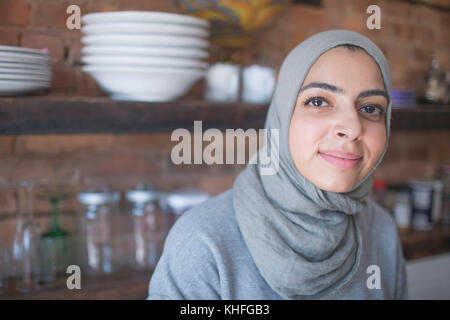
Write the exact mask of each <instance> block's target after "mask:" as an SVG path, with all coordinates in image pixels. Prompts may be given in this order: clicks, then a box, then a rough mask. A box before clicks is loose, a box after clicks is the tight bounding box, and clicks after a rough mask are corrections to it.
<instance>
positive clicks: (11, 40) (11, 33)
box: [0, 27, 19, 46]
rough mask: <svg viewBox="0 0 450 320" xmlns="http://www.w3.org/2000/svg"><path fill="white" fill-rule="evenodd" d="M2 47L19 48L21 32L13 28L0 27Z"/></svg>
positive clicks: (0, 43)
mask: <svg viewBox="0 0 450 320" xmlns="http://www.w3.org/2000/svg"><path fill="white" fill-rule="evenodd" d="M0 45H4V46H18V45H19V32H18V31H17V30H15V29H13V28H8V27H0Z"/></svg>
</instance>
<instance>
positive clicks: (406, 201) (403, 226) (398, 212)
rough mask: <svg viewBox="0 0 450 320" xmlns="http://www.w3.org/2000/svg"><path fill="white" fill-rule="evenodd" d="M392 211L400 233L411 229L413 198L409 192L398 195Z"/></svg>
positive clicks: (405, 191) (401, 192)
mask: <svg viewBox="0 0 450 320" xmlns="http://www.w3.org/2000/svg"><path fill="white" fill-rule="evenodd" d="M392 211H393V215H394V219H395V222H396V223H397V227H398V229H399V231H400V232H401V233H403V232H407V231H408V230H409V229H410V227H411V198H410V194H409V190H404V191H400V192H398V193H397V199H396V202H395V204H394V207H393V209H392Z"/></svg>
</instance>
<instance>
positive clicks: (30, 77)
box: [0, 72, 52, 81]
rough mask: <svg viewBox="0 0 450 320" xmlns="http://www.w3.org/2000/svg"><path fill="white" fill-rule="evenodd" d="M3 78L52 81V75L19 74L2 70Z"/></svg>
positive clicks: (1, 77)
mask: <svg viewBox="0 0 450 320" xmlns="http://www.w3.org/2000/svg"><path fill="white" fill-rule="evenodd" d="M0 79H1V80H32V81H51V79H52V77H51V76H48V75H43V74H19V73H4V72H0Z"/></svg>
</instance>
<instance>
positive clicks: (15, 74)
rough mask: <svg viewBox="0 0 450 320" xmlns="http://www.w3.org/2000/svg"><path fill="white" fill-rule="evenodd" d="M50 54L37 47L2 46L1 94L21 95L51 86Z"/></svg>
mask: <svg viewBox="0 0 450 320" xmlns="http://www.w3.org/2000/svg"><path fill="white" fill-rule="evenodd" d="M51 79H52V72H51V68H50V59H49V57H48V54H47V53H45V52H43V51H41V50H36V49H29V48H22V47H13V46H0V96H20V95H24V94H27V93H29V92H33V91H38V90H42V89H47V88H49V87H50V82H51Z"/></svg>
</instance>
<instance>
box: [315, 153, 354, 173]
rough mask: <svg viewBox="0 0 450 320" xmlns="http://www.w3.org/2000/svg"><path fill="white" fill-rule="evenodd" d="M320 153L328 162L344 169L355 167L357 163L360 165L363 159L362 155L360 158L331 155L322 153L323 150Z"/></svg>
mask: <svg viewBox="0 0 450 320" xmlns="http://www.w3.org/2000/svg"><path fill="white" fill-rule="evenodd" d="M319 154H320V156H321V157H322V158H323V159H324V160H326V161H327V162H329V163H331V164H333V165H334V166H336V167H338V168H342V169H349V168H354V167H356V165H358V164H359V163H360V162H361V159H362V157H361V158H359V159H346V158H339V157H334V156H332V155H329V154H326V153H321V152H319Z"/></svg>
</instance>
